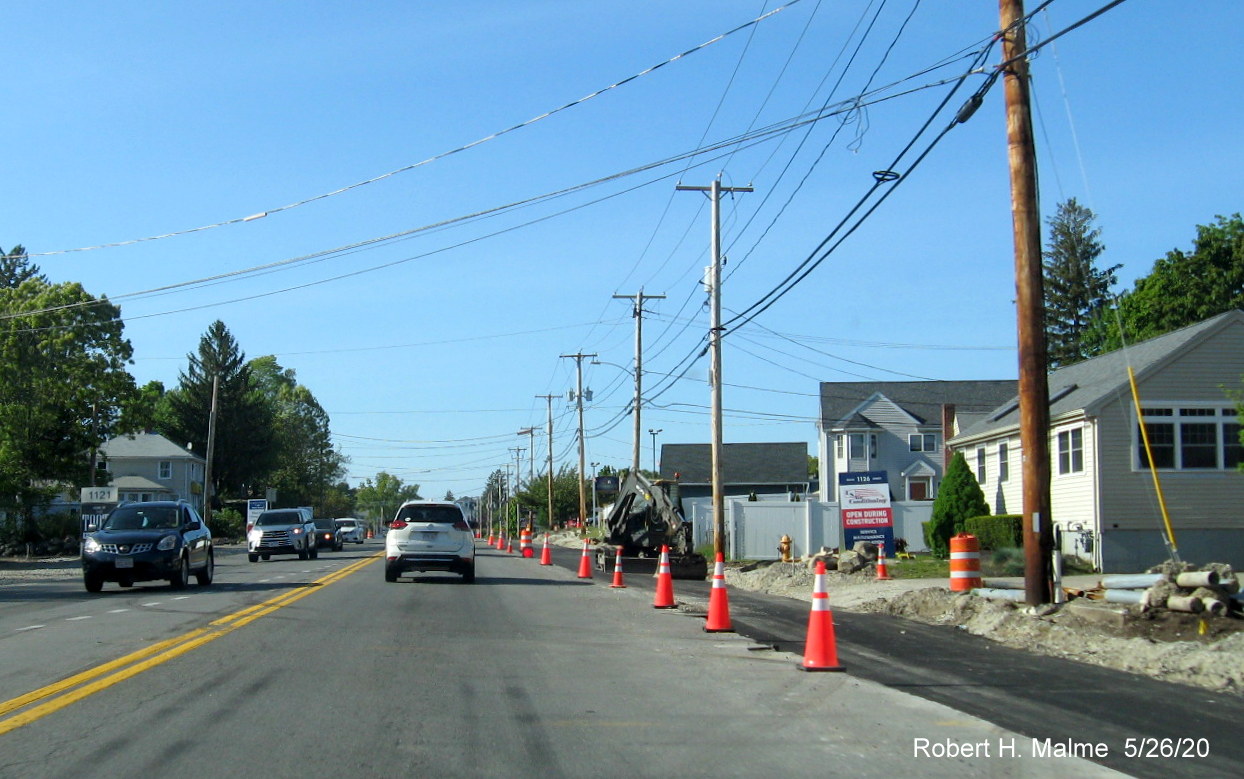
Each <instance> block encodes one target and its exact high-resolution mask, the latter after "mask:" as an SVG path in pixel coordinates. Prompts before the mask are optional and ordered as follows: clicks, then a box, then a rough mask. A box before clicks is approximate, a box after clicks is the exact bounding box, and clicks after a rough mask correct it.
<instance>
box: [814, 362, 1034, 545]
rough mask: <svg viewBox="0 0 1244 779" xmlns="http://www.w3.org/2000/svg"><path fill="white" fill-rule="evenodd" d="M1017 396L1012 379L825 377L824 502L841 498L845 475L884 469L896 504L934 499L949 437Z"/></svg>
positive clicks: (821, 435) (821, 438) (821, 449)
mask: <svg viewBox="0 0 1244 779" xmlns="http://www.w3.org/2000/svg"><path fill="white" fill-rule="evenodd" d="M1015 393H1016V382H1015V381H1014V380H1008V381H898V382H874V381H846V382H822V383H821V415H820V421H819V422H818V425H817V427H818V430H819V437H818V442H819V458H820V469H821V472H820V483H821V500H822V501H825V502H827V503H836V502H837V500H838V494H837V484H838V475H839V474H841V473H850V472H857V471H885V472H886V473H887V475H888V477H889V482H890V499H891V500H892V501H932V500H933V498H934V497H935V496H936V495H937V489H938V486H939V485H940V484H941V480H942V474H943V473H945V470H946V464H947V462H949V453H948V452H947V450H946V446H945V442H946V439H947V438H948V437H950V436H953V435H954V434H955V433H956V432H958V431H959V430H960V429H962V428H964V427H965V426H967V425H970V424H972V423H973V422H974V421H975V420H977V419H978V418H981V417H983V416H984V415H985V414H987V413H988V412H990V411H992V410H993V409H995V408H997V407H998V405H1000V404H1001V403H1004V402H1006V401H1007V400H1010V399H1011V398H1013V397H1015ZM912 540H914V539H912Z"/></svg>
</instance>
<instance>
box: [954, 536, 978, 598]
mask: <svg viewBox="0 0 1244 779" xmlns="http://www.w3.org/2000/svg"><path fill="white" fill-rule="evenodd" d="M980 586H981V544H980V541H979V540H978V539H977V538H976V536H974V535H972V534H970V533H959V534H957V535H954V536H951V538H950V590H951V592H967V591H968V590H971V589H973V588H976V587H980Z"/></svg>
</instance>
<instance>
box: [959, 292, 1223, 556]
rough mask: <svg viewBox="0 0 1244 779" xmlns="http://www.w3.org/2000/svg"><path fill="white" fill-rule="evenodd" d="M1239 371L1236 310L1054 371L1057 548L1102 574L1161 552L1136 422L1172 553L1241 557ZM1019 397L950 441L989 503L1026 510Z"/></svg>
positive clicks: (1158, 526) (1161, 536)
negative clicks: (1155, 474)
mask: <svg viewBox="0 0 1244 779" xmlns="http://www.w3.org/2000/svg"><path fill="white" fill-rule="evenodd" d="M1129 366H1130V367H1131V369H1132V371H1133V373H1134V375H1135V377H1136V385H1137V389H1138V394H1139V396H1140V401H1141V402H1140V413H1139V414H1138V413H1137V409H1136V404H1135V403H1134V402H1133V399H1132V392H1131V387H1130V383H1129V381H1128V368H1129ZM1241 377H1244V312H1241V311H1229V312H1227V313H1224V314H1220V315H1218V316H1215V317H1212V318H1210V319H1207V320H1205V321H1203V322H1200V323H1198V324H1195V325H1191V326H1189V327H1185V328H1182V329H1180V330H1176V331H1174V332H1171V333H1167V334H1166V335H1162V336H1159V337H1157V338H1153V339H1151V340H1148V341H1143V342H1141V343H1137V344H1133V345H1131V346H1129V347H1127V348H1126V349H1121V350H1119V351H1115V352H1111V353H1109V354H1104V355H1101V356H1099V357H1095V358H1093V359H1091V360H1086V361H1084V362H1081V363H1077V364H1075V365H1069V366H1067V367H1065V368H1060V369H1058V370H1056V371H1054V372H1052V373H1051V374H1050V375H1049V392H1050V438H1049V447H1050V513H1051V514H1052V519H1053V521H1054V523H1055V526H1056V527H1057V528H1058V529H1059V531H1060V536H1061V541H1062V549H1063V551H1064V552H1065V553H1068V554H1075V555H1078V556H1081V557H1083V558H1085V559H1088V560H1091V561H1092V562H1093V564H1094V565H1095V566H1096V567H1097V568H1098V569H1099V570H1102V571H1106V572H1135V571H1140V570H1143V569H1145V568H1147V567H1149V566H1151V565H1154V564H1156V563H1158V562H1161V561H1162V560H1164V559H1166V558H1167V556H1168V555H1167V550H1166V547H1165V544H1164V540H1163V539H1164V530H1163V529H1164V526H1165V521H1164V519H1163V517H1162V511H1161V507H1160V504H1159V501H1158V498H1157V492H1156V490H1155V488H1154V483H1153V477H1152V474H1151V472H1150V468H1149V460H1150V455H1149V454H1148V453H1147V452H1146V449H1145V446H1144V443H1143V440H1142V436H1141V433H1140V425H1141V424H1142V423H1143V424H1144V426H1145V430H1146V432H1147V433H1148V437H1149V443H1150V446H1151V449H1150V451H1152V460H1153V462H1154V463H1155V464H1156V466H1157V472H1158V482H1159V483H1160V485H1161V489H1162V494H1163V499H1164V502H1165V504H1166V508H1167V516H1168V517H1169V520H1170V524H1171V526H1172V529H1173V531H1174V535H1175V542H1176V545H1177V547H1178V550H1179V553H1180V556H1181V558H1182V559H1184V560H1187V561H1190V562H1196V563H1198V564H1204V563H1209V562H1228V563H1231V564H1232V565H1233V566H1235V567H1237V568H1239V567H1241V566H1244V512H1242V510H1241V507H1242V506H1244V473H1241V472H1240V471H1239V470H1238V466H1239V464H1240V462H1241V449H1242V447H1241V443H1240V423H1239V414H1238V410H1237V407H1236V401H1235V400H1234V398H1233V397H1232V396H1231V395H1230V394H1229V393H1230V392H1232V391H1238V390H1240V389H1241ZM1018 406H1019V404H1018V401H1017V400H1016V399H1015V398H1011V399H1009V400H1008V401H1007V402H1005V403H1003V404H1001V405H1000V407H999V408H997V409H995V410H993V411H992V412H991V413H989V414H987V415H985V416H984V417H983V418H982V419H980V420H978V421H977V423H976V424H974V425H970V426H964V427H962V428H961V432H960V433H959V434H958V435H956V436H954V437H953V438H952V439H951V440H950V444H951V445H952V446H954V447H955V448H957V449H962V450H963V451H964V454H965V455H966V456H967V460H968V463H969V465H971V466H972V468H973V471H974V472H975V474H976V479H977V481H978V482H979V483H980V484H981V487H982V488H983V489H984V490H985V497H986V499H987V500H989V502H990V505H991V506H992V507H993V510H994V512H995V513H1003V512H1007V513H1020V512H1021V511H1022V508H1023V507H1022V495H1023V472H1022V469H1021V468H1020V462H1021V457H1022V454H1023V453H1022V451H1021V449H1020V442H1019V408H1018Z"/></svg>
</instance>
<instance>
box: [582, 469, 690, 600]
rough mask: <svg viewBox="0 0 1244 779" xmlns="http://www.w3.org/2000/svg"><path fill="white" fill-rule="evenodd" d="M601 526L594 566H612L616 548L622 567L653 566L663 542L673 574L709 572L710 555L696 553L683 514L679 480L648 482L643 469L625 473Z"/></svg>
mask: <svg viewBox="0 0 1244 779" xmlns="http://www.w3.org/2000/svg"><path fill="white" fill-rule="evenodd" d="M603 530H604V537H603V538H602V539H601V543H600V544H599V545H598V546H597V547H596V567H597V568H598V569H600V570H602V571H611V570H613V569H612V565H613V563H614V561H615V560H616V559H617V553H618V549H619V547H620V548H621V549H622V559H623V562H622V565H623V570H626V571H628V572H630V571H633V572H635V573H647V572H651V571H655V570H656V565H657V561H658V559H659V558H660V555H661V547H662V546H663V545H665V546H669V549H670V552H669V556H670V573H671V574H672V575H673V577H674V578H675V579H700V580H703V579H704V578H706V577H707V576H708V560H707V558H705V557H704V555H702V554H697V553H696V551H695V547H694V542H693V540H692V534H691V523H690V522H688V521H687V520H686V519H685V518H684V516H683V510H682V498H681V497H680V495H679V490H678V481H677V479H675V480H672V481H671V480H667V479H658V480H656V481H649V480H648V479H647V478H646V477H645V476H644V475H643V474H640V473H634V472H632V473H631V474H629V475H628V476H627V477H626V479H625V480H624V481H623V482H622V486H621V487H620V488H619V490H618V499H617V501H616V502H615V503H614V504H613V510H612V511H610V512H609V516H608V517H606V518H605V525H604V528H603Z"/></svg>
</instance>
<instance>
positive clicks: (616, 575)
mask: <svg viewBox="0 0 1244 779" xmlns="http://www.w3.org/2000/svg"><path fill="white" fill-rule="evenodd" d="M609 586H610V587H611V588H613V589H615V590H617V589H622V588H625V587H626V585H625V584H623V583H622V547H620V546H619V547H618V556H617V557H615V558H614V562H613V584H611V585H609Z"/></svg>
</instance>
